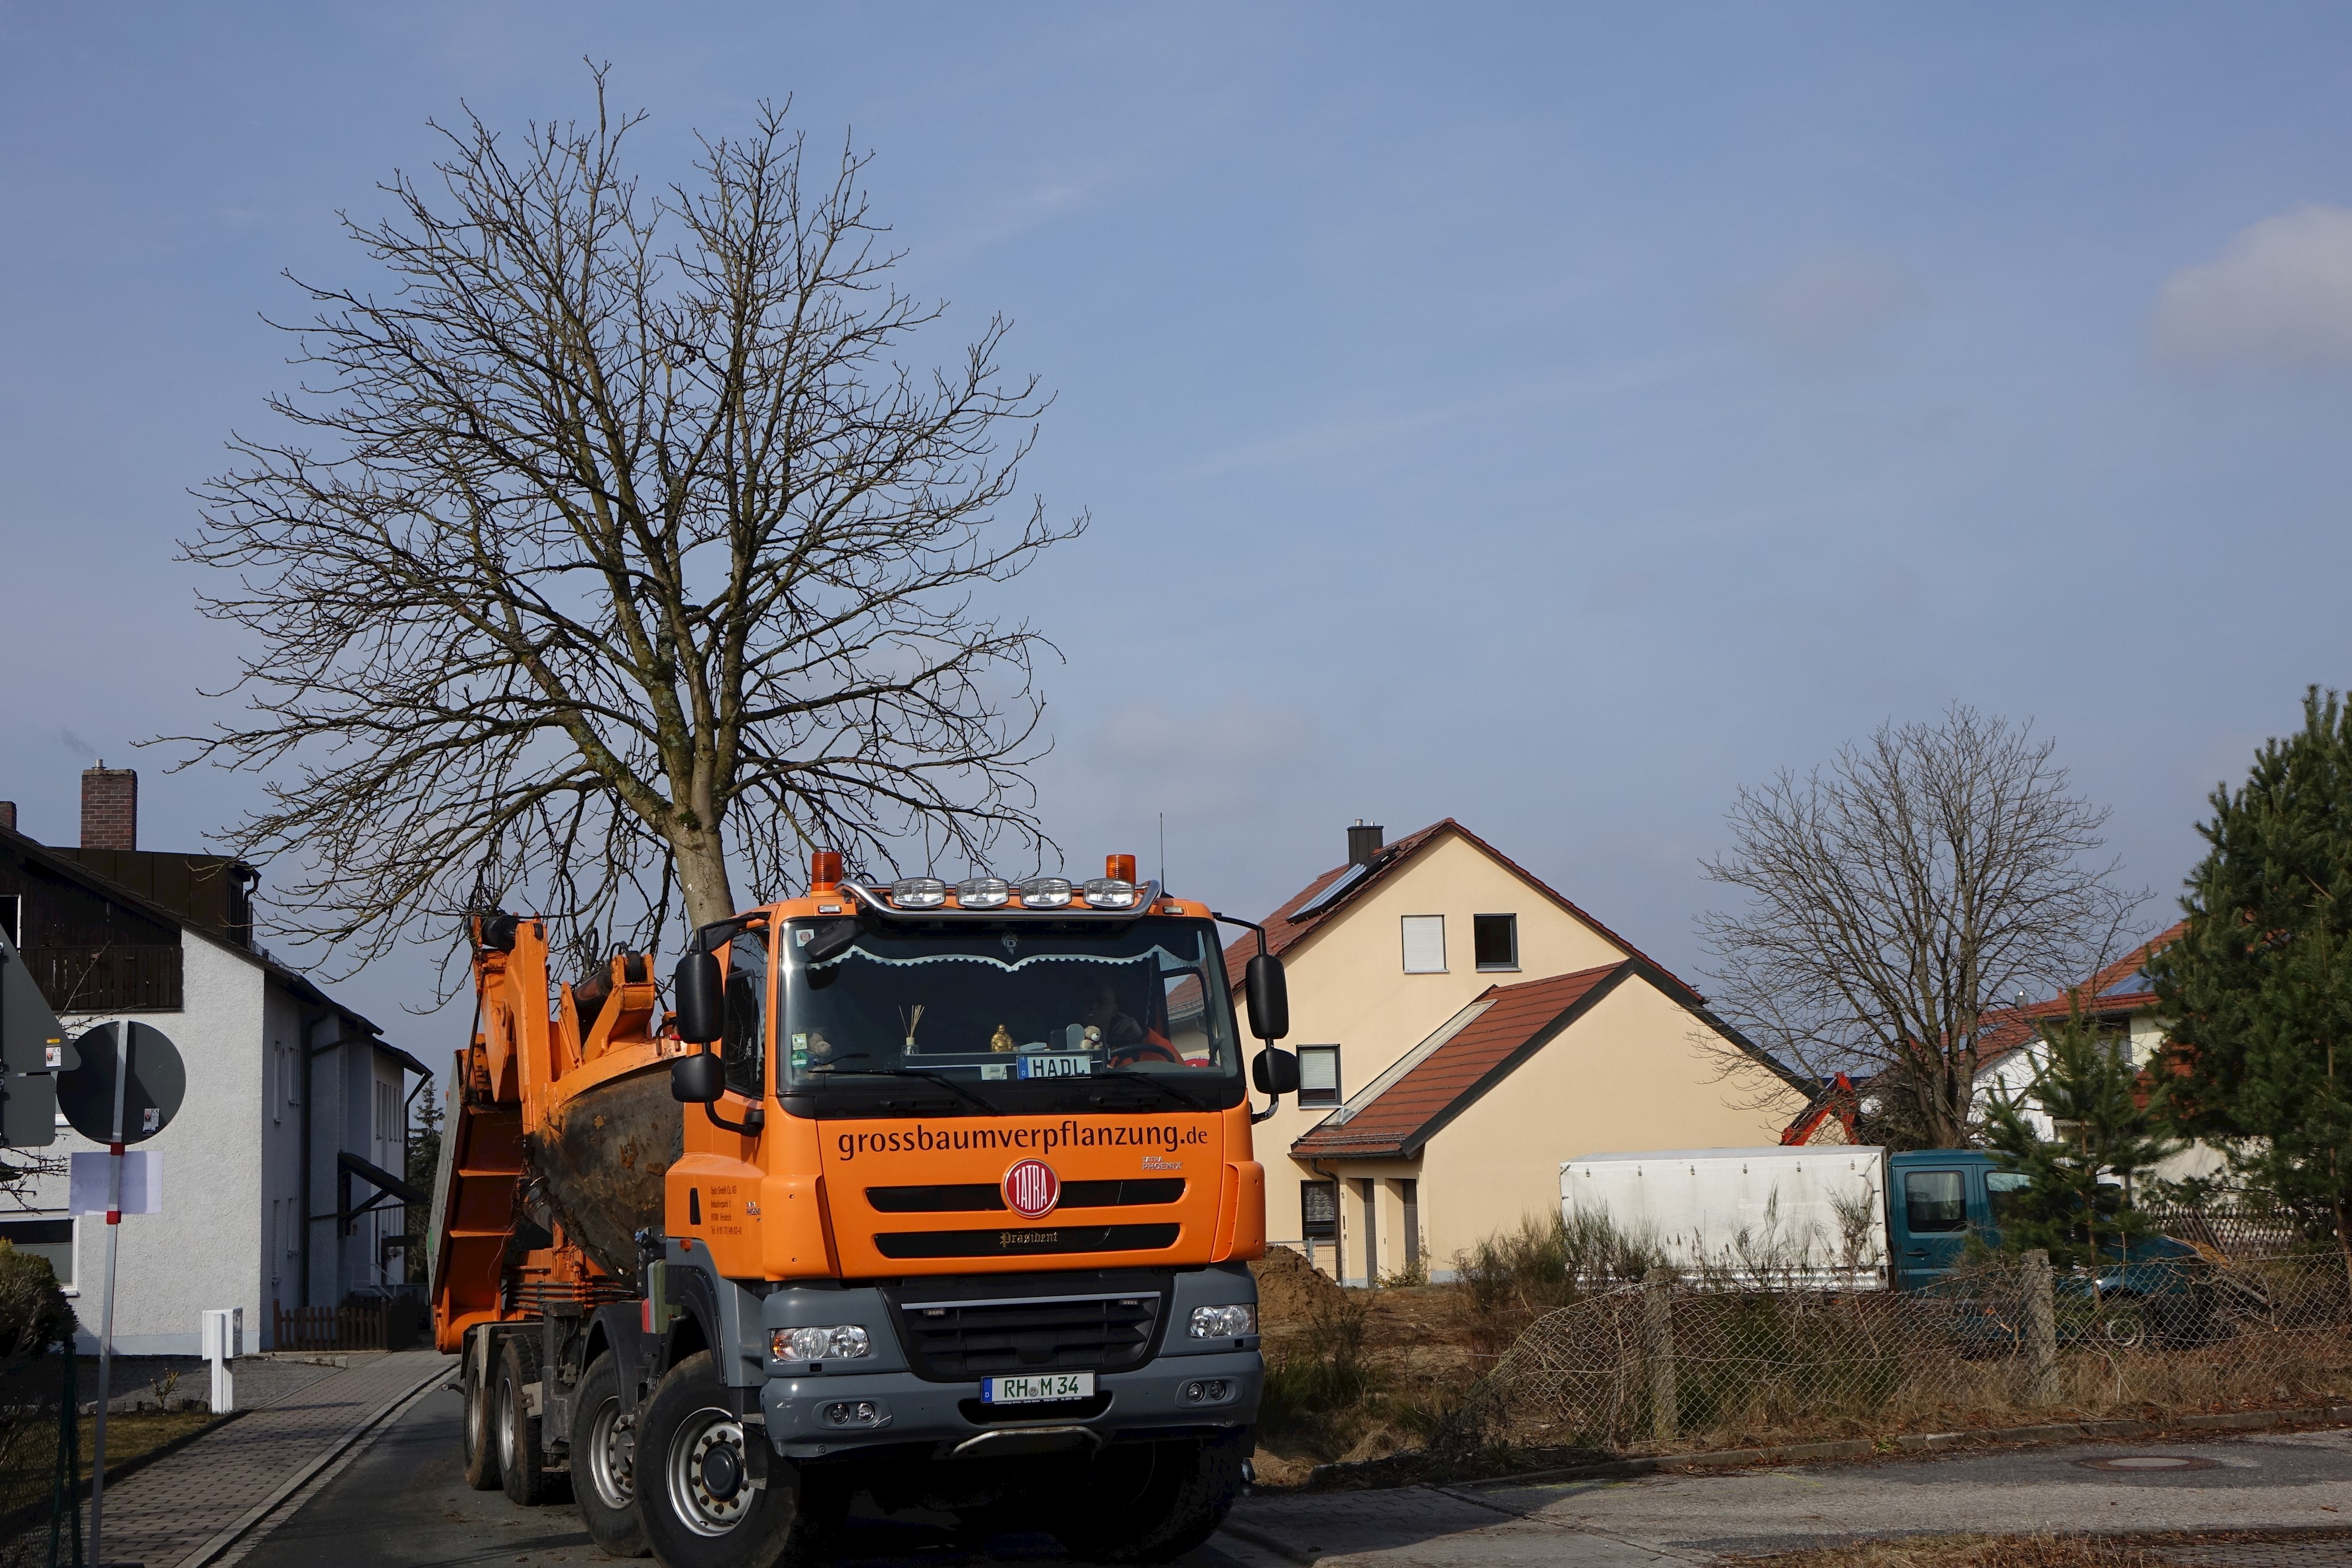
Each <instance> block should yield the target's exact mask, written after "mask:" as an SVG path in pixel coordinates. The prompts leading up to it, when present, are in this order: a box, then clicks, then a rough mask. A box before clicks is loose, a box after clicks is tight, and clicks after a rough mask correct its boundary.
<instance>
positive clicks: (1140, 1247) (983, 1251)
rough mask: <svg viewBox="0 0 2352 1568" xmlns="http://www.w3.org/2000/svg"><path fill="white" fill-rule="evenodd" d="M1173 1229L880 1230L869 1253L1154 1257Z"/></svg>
mask: <svg viewBox="0 0 2352 1568" xmlns="http://www.w3.org/2000/svg"><path fill="white" fill-rule="evenodd" d="M1181 1229H1182V1227H1181V1226H1177V1225H1172V1224H1171V1225H1056V1224H1055V1223H1054V1222H1053V1221H1052V1220H1050V1219H1048V1220H1045V1222H1043V1223H1042V1224H1033V1225H1027V1226H1024V1227H1023V1228H1020V1229H1017V1230H1014V1229H1003V1230H884V1231H878V1232H877V1233H876V1235H875V1237H874V1250H876V1251H877V1252H879V1253H881V1254H882V1256H884V1257H885V1258H896V1259H915V1258H1026V1257H1031V1256H1036V1257H1051V1256H1052V1255H1053V1254H1055V1253H1056V1252H1159V1251H1162V1250H1165V1249H1168V1248H1171V1247H1173V1246H1175V1245H1176V1237H1177V1234H1178V1232H1179V1231H1181Z"/></svg>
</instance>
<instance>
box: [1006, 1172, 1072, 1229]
mask: <svg viewBox="0 0 2352 1568" xmlns="http://www.w3.org/2000/svg"><path fill="white" fill-rule="evenodd" d="M1061 1201H1062V1178H1061V1177H1060V1176H1055V1174H1054V1167H1053V1166H1049V1165H1047V1164H1046V1163H1045V1161H1043V1160H1023V1161H1022V1162H1021V1163H1020V1164H1018V1165H1016V1166H1013V1168H1012V1169H1011V1170H1009V1171H1006V1172H1005V1173H1004V1206H1005V1207H1007V1208H1010V1209H1011V1210H1013V1213H1015V1214H1017V1215H1019V1216H1020V1217H1021V1218H1024V1219H1040V1218H1044V1217H1045V1216H1046V1215H1048V1214H1051V1213H1052V1212H1053V1211H1054V1206H1055V1204H1057V1203H1059V1202H1061Z"/></svg>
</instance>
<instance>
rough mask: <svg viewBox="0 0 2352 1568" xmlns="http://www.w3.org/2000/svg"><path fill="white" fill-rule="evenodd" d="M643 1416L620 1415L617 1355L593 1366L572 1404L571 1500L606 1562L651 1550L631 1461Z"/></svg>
mask: <svg viewBox="0 0 2352 1568" xmlns="http://www.w3.org/2000/svg"><path fill="white" fill-rule="evenodd" d="M639 1414H642V1412H637V1413H634V1414H631V1415H627V1416H624V1415H622V1414H621V1365H620V1363H618V1362H617V1361H614V1359H613V1353H612V1352H611V1351H606V1352H604V1354H601V1355H599V1356H598V1357H597V1358H596V1359H595V1360H593V1361H592V1362H590V1363H589V1364H588V1370H587V1371H586V1372H584V1373H582V1374H581V1375H580V1389H579V1392H578V1393H577V1394H575V1395H574V1396H572V1497H573V1499H574V1500H577V1501H578V1502H579V1504H580V1518H581V1520H582V1521H583V1522H584V1523H585V1524H586V1525H587V1526H588V1534H589V1537H590V1538H591V1539H592V1540H593V1541H594V1542H596V1544H597V1546H598V1547H599V1548H600V1549H602V1550H603V1552H604V1555H605V1556H607V1557H643V1556H644V1555H645V1554H646V1531H645V1527H644V1526H643V1525H642V1524H640V1523H638V1522H637V1489H636V1486H635V1480H634V1479H633V1478H634V1466H633V1464H632V1462H631V1461H632V1459H633V1458H634V1455H635V1448H636V1440H637V1433H636V1417H637V1415H639Z"/></svg>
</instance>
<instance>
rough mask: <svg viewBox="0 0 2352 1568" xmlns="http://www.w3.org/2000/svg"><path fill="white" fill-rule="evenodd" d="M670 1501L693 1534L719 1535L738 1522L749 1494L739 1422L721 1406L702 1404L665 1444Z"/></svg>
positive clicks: (749, 1501) (748, 1499) (745, 1509)
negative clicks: (705, 1408) (708, 1408)
mask: <svg viewBox="0 0 2352 1568" xmlns="http://www.w3.org/2000/svg"><path fill="white" fill-rule="evenodd" d="M664 1468H665V1469H667V1472H668V1478H667V1479H668V1491H669V1496H670V1503H671V1506H672V1508H673V1509H674V1510H675V1511H676V1512H677V1517H678V1519H679V1521H681V1522H683V1523H684V1524H685V1525H686V1527H687V1528H688V1529H689V1530H691V1531H694V1532H695V1533H697V1534H698V1535H724V1534H726V1533H727V1532H728V1531H730V1530H732V1529H734V1528H735V1526H736V1525H738V1524H740V1522H742V1520H743V1515H744V1513H745V1511H747V1510H748V1509H749V1507H750V1506H751V1491H750V1490H749V1489H747V1488H746V1487H745V1485H744V1482H745V1480H746V1479H748V1477H747V1472H746V1470H745V1468H744V1464H743V1427H742V1426H741V1424H740V1423H739V1422H738V1421H737V1420H736V1419H735V1417H734V1416H731V1415H730V1414H729V1413H728V1412H726V1411H724V1410H704V1411H700V1412H698V1414H697V1415H696V1416H694V1417H693V1418H692V1419H690V1420H688V1421H687V1422H686V1423H685V1425H683V1426H682V1427H679V1428H678V1433H677V1437H675V1438H674V1439H672V1441H671V1444H670V1456H669V1463H668V1464H667V1466H665V1467H664Z"/></svg>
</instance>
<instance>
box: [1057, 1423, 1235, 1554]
mask: <svg viewBox="0 0 2352 1568" xmlns="http://www.w3.org/2000/svg"><path fill="white" fill-rule="evenodd" d="M1254 1446H1255V1445H1254V1442H1253V1434H1252V1433H1251V1432H1250V1430H1249V1429H1248V1428H1246V1427H1244V1428H1243V1429H1241V1430H1240V1431H1237V1432H1230V1433H1227V1434H1225V1435H1223V1436H1222V1437H1203V1438H1194V1439H1191V1440H1187V1441H1181V1442H1177V1441H1171V1442H1164V1443H1134V1444H1121V1445H1119V1446H1118V1447H1115V1448H1108V1449H1106V1450H1104V1451H1103V1452H1102V1453H1101V1454H1099V1455H1097V1457H1096V1459H1095V1463H1094V1470H1093V1473H1092V1474H1091V1475H1089V1476H1088V1477H1087V1483H1086V1486H1085V1490H1084V1495H1085V1497H1086V1501H1085V1503H1084V1504H1083V1505H1082V1507H1081V1511H1079V1512H1078V1513H1077V1514H1076V1516H1075V1517H1072V1518H1070V1519H1069V1520H1068V1521H1066V1523H1063V1524H1059V1525H1056V1526H1055V1527H1054V1534H1055V1537H1056V1538H1057V1539H1059V1540H1060V1542H1062V1544H1063V1545H1064V1546H1065V1547H1067V1548H1068V1549H1069V1552H1070V1555H1071V1556H1073V1557H1076V1558H1078V1559H1080V1560H1082V1561H1084V1562H1087V1563H1165V1562H1167V1561H1168V1560H1169V1559H1170V1558H1171V1557H1181V1556H1182V1555H1183V1554H1184V1553H1185V1552H1190V1551H1192V1548H1194V1547H1196V1546H1198V1545H1200V1544H1201V1543H1202V1542H1204V1541H1206V1540H1208V1539H1209V1536H1210V1533H1211V1532H1212V1531H1214V1530H1215V1529H1216V1528H1217V1526H1219V1525H1220V1524H1223V1522H1224V1521H1225V1515H1226V1513H1227V1512H1228V1511H1231V1510H1232V1508H1233V1506H1234V1499H1235V1498H1237V1497H1239V1496H1240V1495H1241V1490H1242V1461H1243V1460H1244V1459H1245V1458H1248V1457H1249V1455H1250V1452H1251V1449H1252V1448H1253V1447H1254Z"/></svg>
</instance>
